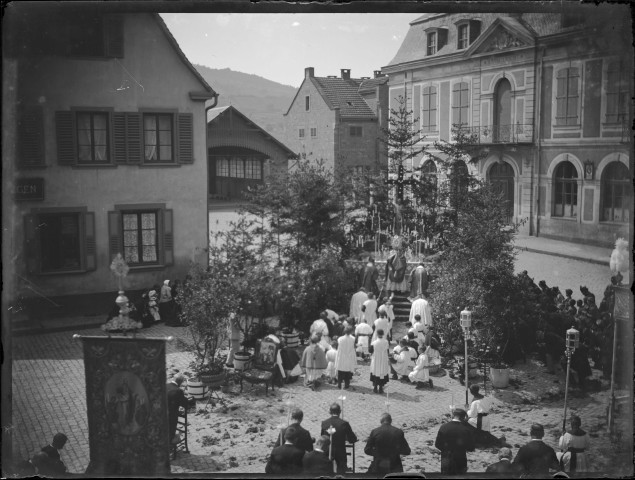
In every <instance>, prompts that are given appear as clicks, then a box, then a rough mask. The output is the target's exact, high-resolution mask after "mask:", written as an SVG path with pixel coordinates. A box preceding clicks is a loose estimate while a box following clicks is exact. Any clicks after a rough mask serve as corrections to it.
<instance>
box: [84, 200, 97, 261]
mask: <svg viewBox="0 0 635 480" xmlns="http://www.w3.org/2000/svg"><path fill="white" fill-rule="evenodd" d="M84 246H85V250H84V251H85V256H84V259H85V263H84V265H85V268H86V270H88V271H90V270H97V241H96V239H95V214H94V213H93V212H87V213H85V214H84Z"/></svg>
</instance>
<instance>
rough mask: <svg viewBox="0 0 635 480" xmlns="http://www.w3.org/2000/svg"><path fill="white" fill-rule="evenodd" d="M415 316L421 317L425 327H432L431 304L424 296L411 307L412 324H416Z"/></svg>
mask: <svg viewBox="0 0 635 480" xmlns="http://www.w3.org/2000/svg"><path fill="white" fill-rule="evenodd" d="M415 315H420V316H421V321H422V322H423V324H424V326H426V327H429V326H431V325H432V312H431V310H430V304H429V303H428V301H427V300H426V299H425V298H423V296H422V295H419V296H418V297H417V298H416V299H415V301H414V302H412V305H411V306H410V319H409V320H410V322H411V323H412V324H413V325H414V324H415Z"/></svg>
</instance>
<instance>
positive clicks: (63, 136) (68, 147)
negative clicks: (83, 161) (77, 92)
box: [55, 111, 77, 165]
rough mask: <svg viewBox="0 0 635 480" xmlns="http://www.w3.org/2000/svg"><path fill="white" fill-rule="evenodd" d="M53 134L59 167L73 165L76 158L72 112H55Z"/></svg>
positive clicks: (73, 114) (73, 115)
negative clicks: (55, 139) (54, 134)
mask: <svg viewBox="0 0 635 480" xmlns="http://www.w3.org/2000/svg"><path fill="white" fill-rule="evenodd" d="M55 133H56V137H57V162H58V163H59V164H60V165H74V164H75V159H76V158H77V153H76V142H75V113H74V112H70V111H69V112H65V111H59V112H55Z"/></svg>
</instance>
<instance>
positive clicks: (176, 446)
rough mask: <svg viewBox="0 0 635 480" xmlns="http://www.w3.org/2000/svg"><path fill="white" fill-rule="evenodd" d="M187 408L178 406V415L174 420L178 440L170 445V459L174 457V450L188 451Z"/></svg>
mask: <svg viewBox="0 0 635 480" xmlns="http://www.w3.org/2000/svg"><path fill="white" fill-rule="evenodd" d="M187 425H188V423H187V409H185V408H183V407H181V408H179V416H178V417H177V420H176V434H177V435H180V440H179V441H178V442H176V443H173V444H172V445H171V447H172V460H175V459H176V452H179V451H180V452H185V453H190V450H189V449H188V448H187Z"/></svg>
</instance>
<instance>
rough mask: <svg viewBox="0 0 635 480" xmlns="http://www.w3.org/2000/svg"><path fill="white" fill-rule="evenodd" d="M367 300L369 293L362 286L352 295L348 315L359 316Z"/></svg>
mask: <svg viewBox="0 0 635 480" xmlns="http://www.w3.org/2000/svg"><path fill="white" fill-rule="evenodd" d="M366 300H368V294H367V293H366V289H365V288H364V287H362V288H360V289H359V291H357V292H356V293H354V294H353V296H352V297H351V305H350V308H349V311H348V316H349V317H351V318H359V316H360V315H361V313H362V305H364V302H365V301H366Z"/></svg>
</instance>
